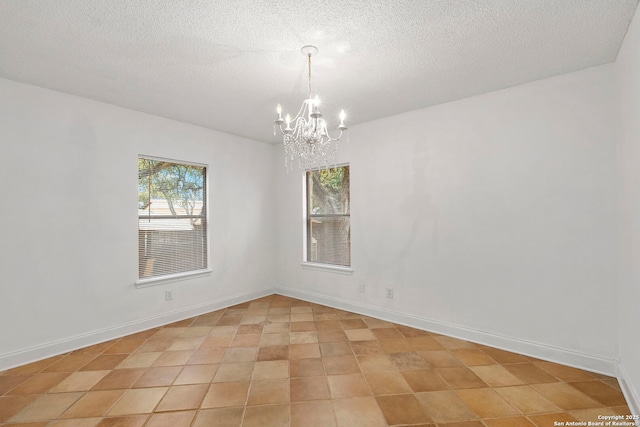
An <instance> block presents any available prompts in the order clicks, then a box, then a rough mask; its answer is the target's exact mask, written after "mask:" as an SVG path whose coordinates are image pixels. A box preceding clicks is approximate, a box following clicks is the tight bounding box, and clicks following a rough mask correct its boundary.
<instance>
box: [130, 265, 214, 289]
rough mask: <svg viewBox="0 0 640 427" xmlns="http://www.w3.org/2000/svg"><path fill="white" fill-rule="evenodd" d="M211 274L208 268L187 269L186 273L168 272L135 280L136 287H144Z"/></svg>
mask: <svg viewBox="0 0 640 427" xmlns="http://www.w3.org/2000/svg"><path fill="white" fill-rule="evenodd" d="M209 274H211V270H210V269H206V270H197V271H188V272H186V273H177V274H168V275H166V276H158V277H150V278H148V279H138V280H136V288H146V287H149V286H155V285H162V284H163V283H170V282H179V281H181V280H187V279H192V278H194V277H201V276H207V275H209Z"/></svg>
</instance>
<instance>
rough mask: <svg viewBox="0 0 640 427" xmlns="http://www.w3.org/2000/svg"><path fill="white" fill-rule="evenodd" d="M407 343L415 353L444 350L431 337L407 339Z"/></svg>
mask: <svg viewBox="0 0 640 427" xmlns="http://www.w3.org/2000/svg"><path fill="white" fill-rule="evenodd" d="M407 342H408V343H409V344H410V345H411V347H412V348H413V349H414V350H417V351H437V350H444V347H443V346H442V344H440V343H439V342H438V341H437V340H436V339H435V338H433V337H414V338H407Z"/></svg>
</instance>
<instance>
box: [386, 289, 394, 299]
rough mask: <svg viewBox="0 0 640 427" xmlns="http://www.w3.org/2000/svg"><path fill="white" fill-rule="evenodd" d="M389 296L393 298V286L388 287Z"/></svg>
mask: <svg viewBox="0 0 640 427" xmlns="http://www.w3.org/2000/svg"><path fill="white" fill-rule="evenodd" d="M387 298H393V288H387Z"/></svg>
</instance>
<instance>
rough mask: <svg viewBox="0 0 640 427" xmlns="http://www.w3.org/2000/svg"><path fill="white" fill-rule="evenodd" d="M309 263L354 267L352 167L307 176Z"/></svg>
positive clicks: (317, 172) (327, 170)
mask: <svg viewBox="0 0 640 427" xmlns="http://www.w3.org/2000/svg"><path fill="white" fill-rule="evenodd" d="M307 261H308V262H317V263H322V264H333V265H342V266H350V265H351V209H350V186H349V166H339V167H336V168H333V169H320V170H312V171H308V172H307Z"/></svg>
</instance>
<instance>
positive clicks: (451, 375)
mask: <svg viewBox="0 0 640 427" xmlns="http://www.w3.org/2000/svg"><path fill="white" fill-rule="evenodd" d="M435 371H436V372H437V373H438V375H440V376H441V377H442V378H443V379H444V380H445V381H446V382H447V383H448V384H449V386H450V387H451V388H452V389H464V388H481V387H487V385H486V384H485V382H484V381H482V380H481V379H480V377H478V376H477V375H476V374H475V373H474V372H473V371H472V370H471V369H469V368H466V367H457V368H435Z"/></svg>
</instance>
